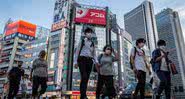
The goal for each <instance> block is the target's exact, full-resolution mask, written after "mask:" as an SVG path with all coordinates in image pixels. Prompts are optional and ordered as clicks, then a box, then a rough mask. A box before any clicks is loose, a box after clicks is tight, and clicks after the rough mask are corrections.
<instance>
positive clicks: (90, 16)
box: [75, 7, 106, 26]
mask: <svg viewBox="0 0 185 99" xmlns="http://www.w3.org/2000/svg"><path fill="white" fill-rule="evenodd" d="M75 22H77V23H87V24H97V25H104V26H105V25H106V11H105V10H97V9H86V8H79V7H77V8H76V18H75Z"/></svg>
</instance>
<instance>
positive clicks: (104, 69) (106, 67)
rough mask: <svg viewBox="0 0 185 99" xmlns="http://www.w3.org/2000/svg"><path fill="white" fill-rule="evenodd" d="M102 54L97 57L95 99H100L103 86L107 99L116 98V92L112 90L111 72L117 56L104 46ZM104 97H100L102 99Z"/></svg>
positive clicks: (112, 74) (112, 73)
mask: <svg viewBox="0 0 185 99" xmlns="http://www.w3.org/2000/svg"><path fill="white" fill-rule="evenodd" d="M103 52H104V53H103V54H101V55H99V56H98V61H99V70H98V71H99V72H98V73H99V75H98V84H97V89H96V99H100V93H101V91H102V89H103V86H104V85H105V87H106V88H105V89H106V90H105V91H106V96H108V97H109V99H112V98H113V97H115V96H116V90H115V88H114V81H113V76H114V71H113V62H115V61H118V58H119V57H118V54H117V53H116V52H115V51H114V49H113V48H112V47H111V46H110V45H106V46H105V47H104V49H103ZM112 54H114V56H113V55H112ZM103 98H104V97H102V99H103Z"/></svg>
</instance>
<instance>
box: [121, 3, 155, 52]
mask: <svg viewBox="0 0 185 99" xmlns="http://www.w3.org/2000/svg"><path fill="white" fill-rule="evenodd" d="M124 22H125V30H126V31H127V32H128V33H130V34H131V36H132V40H133V41H135V40H136V39H138V38H145V39H146V43H147V47H148V49H149V51H150V54H151V53H152V51H153V50H154V49H155V48H156V42H157V40H158V34H157V28H156V20H155V15H154V8H153V4H152V2H150V1H148V0H146V1H144V2H143V3H142V4H141V5H139V6H138V7H136V8H135V9H133V10H132V11H130V12H128V13H127V14H125V15H124Z"/></svg>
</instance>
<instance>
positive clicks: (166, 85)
mask: <svg viewBox="0 0 185 99" xmlns="http://www.w3.org/2000/svg"><path fill="white" fill-rule="evenodd" d="M157 46H158V48H157V49H155V50H154V51H153V53H152V61H153V62H152V63H153V64H152V68H153V70H154V72H155V73H156V74H157V76H158V78H159V79H160V84H159V86H158V89H157V96H156V99H160V96H161V93H162V92H163V90H165V96H166V99H170V97H171V76H170V67H169V63H170V62H171V61H170V60H169V58H168V54H169V52H167V51H166V42H165V41H164V40H159V41H158V43H157Z"/></svg>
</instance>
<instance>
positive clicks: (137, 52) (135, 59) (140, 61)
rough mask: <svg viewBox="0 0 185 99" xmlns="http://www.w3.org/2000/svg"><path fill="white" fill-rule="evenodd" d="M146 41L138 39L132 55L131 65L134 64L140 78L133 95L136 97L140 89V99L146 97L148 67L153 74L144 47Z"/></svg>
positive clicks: (134, 69)
mask: <svg viewBox="0 0 185 99" xmlns="http://www.w3.org/2000/svg"><path fill="white" fill-rule="evenodd" d="M145 42H146V40H145V39H143V38H139V39H137V40H136V47H134V48H132V50H131V56H130V61H131V66H133V67H132V68H133V71H134V73H135V75H136V78H137V80H138V83H137V86H136V89H135V91H134V94H133V97H134V98H136V97H137V95H138V92H139V91H140V99H144V97H145V82H146V69H148V71H149V74H151V71H150V67H149V65H148V64H147V59H146V55H145V51H144V50H143V49H142V48H143V47H144V45H145Z"/></svg>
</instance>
